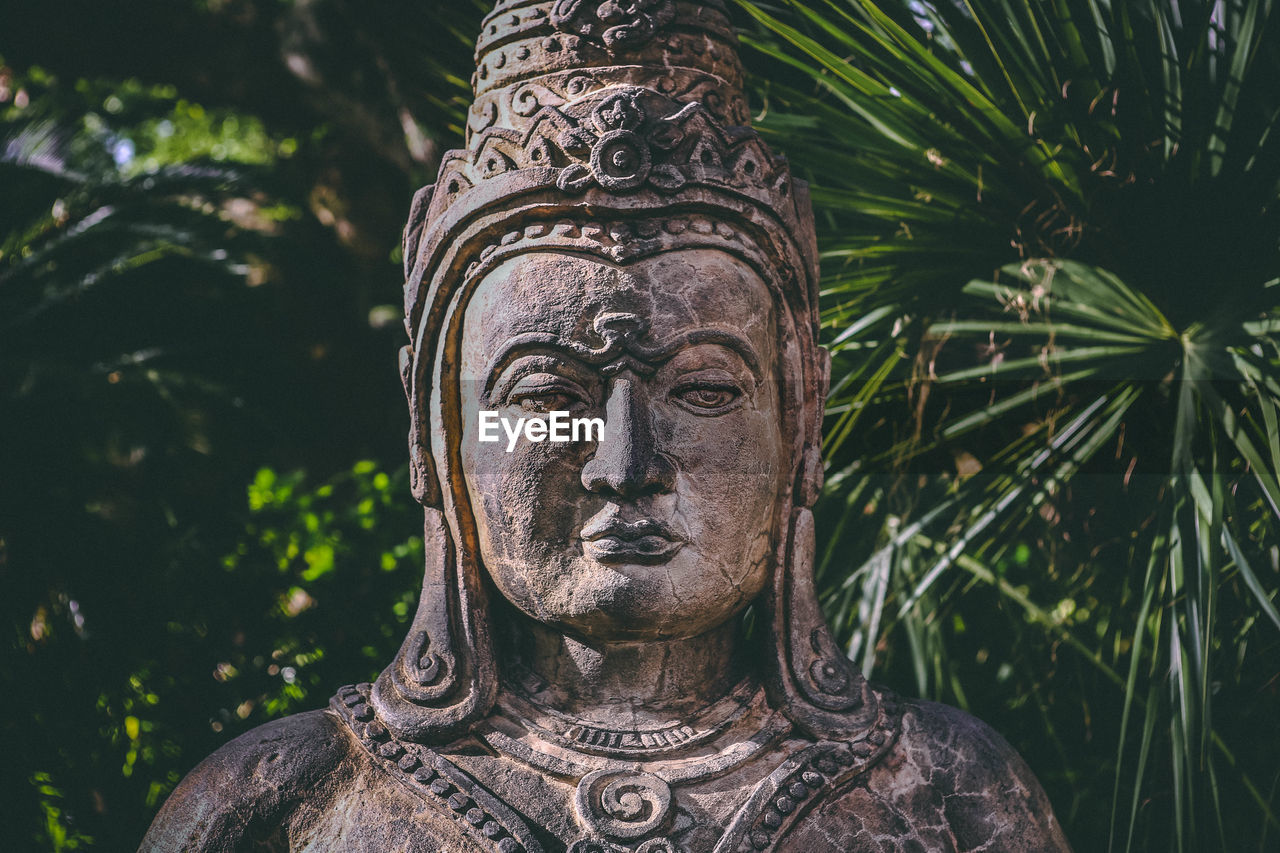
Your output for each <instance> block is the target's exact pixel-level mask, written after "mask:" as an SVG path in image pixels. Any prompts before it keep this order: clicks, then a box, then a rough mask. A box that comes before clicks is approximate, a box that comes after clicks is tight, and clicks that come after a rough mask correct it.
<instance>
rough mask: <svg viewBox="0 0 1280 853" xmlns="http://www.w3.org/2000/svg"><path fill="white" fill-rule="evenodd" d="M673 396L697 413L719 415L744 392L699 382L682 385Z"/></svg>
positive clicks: (725, 386)
mask: <svg viewBox="0 0 1280 853" xmlns="http://www.w3.org/2000/svg"><path fill="white" fill-rule="evenodd" d="M671 395H672V397H674V398H675V399H676V400H677V401H679V402H681V403H684V404H685V405H686V406H687V407H689V408H691V409H693V410H695V411H698V412H701V413H704V414H718V413H719V412H722V411H725V410H727V409H728V408H729V407H730V406H732V405H733V404H734V403H736V402H737V401H738V399H739V398H740V397H741V396H742V392H741V391H740V390H738V388H737V386H734V385H729V384H723V383H710V382H698V383H690V384H687V385H681V386H679V387H677V388H676V389H675V390H674V391H672V394H671Z"/></svg>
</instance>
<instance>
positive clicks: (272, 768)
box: [139, 710, 351, 853]
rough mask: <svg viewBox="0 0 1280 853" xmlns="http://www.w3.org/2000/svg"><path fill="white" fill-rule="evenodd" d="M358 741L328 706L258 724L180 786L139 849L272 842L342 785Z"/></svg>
mask: <svg viewBox="0 0 1280 853" xmlns="http://www.w3.org/2000/svg"><path fill="white" fill-rule="evenodd" d="M350 747H351V741H350V737H349V736H348V735H347V733H346V731H345V729H344V727H343V725H342V723H341V722H340V721H339V720H338V718H337V717H336V716H335V715H334V714H333V713H332V712H331V711H329V710H319V711H307V712H305V713H302V714H295V715H293V716H289V717H284V718H282V719H279V720H274V721H272V722H269V723H266V724H264V725H261V726H258V727H257V728H255V729H252V730H250V731H248V732H246V733H245V734H243V735H241V736H240V737H238V738H236V739H235V740H233V741H231V742H230V743H227V744H226V745H224V746H223V747H222V748H221V749H219V750H218V751H217V752H215V753H213V754H212V755H210V756H209V757H208V758H206V759H205V760H204V761H202V762H200V764H198V765H197V766H196V767H195V769H193V770H192V771H191V772H190V773H188V774H187V776H186V777H185V778H184V779H183V780H182V782H180V783H179V784H178V787H177V788H175V789H174V790H173V793H172V794H170V795H169V798H168V800H166V801H165V804H164V806H163V807H162V808H161V809H160V812H159V814H157V815H156V819H155V821H154V822H153V823H152V824H151V829H150V830H149V831H148V832H147V835H146V837H145V838H144V839H143V841H142V845H141V846H140V847H139V853H143V852H144V851H147V852H148V853H150V851H156V853H159V852H160V851H166V853H167V851H177V850H181V851H232V850H238V849H241V848H242V847H243V846H244V844H245V842H246V841H247V840H248V839H254V840H255V841H259V840H261V841H267V842H268V843H269V842H270V840H271V838H272V835H273V834H275V833H276V832H278V831H279V830H280V828H281V827H282V826H283V824H284V823H285V821H287V820H288V818H289V815H290V814H291V812H292V811H294V810H295V809H296V808H297V807H298V806H299V805H301V804H303V803H305V802H311V801H314V800H315V799H316V798H317V797H319V796H323V794H324V792H325V791H326V790H328V789H329V788H331V787H333V786H334V784H335V781H334V780H335V774H334V770H335V769H336V768H338V767H339V765H341V764H342V763H343V762H344V761H345V760H347V759H348V758H349V756H350Z"/></svg>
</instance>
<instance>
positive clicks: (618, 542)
mask: <svg viewBox="0 0 1280 853" xmlns="http://www.w3.org/2000/svg"><path fill="white" fill-rule="evenodd" d="M580 535H581V536H582V550H583V553H585V554H586V555H587V556H589V557H592V558H593V559H595V561H596V562H598V563H604V564H606V565H619V564H626V563H632V564H640V565H646V566H652V565H657V564H659V563H665V562H667V561H668V560H670V559H671V558H672V557H674V556H675V555H676V552H677V551H679V550H680V549H681V548H683V547H684V545H685V542H684V540H683V539H682V538H680V537H679V536H678V535H676V534H675V533H674V532H673V531H672V530H671V528H669V527H668V526H667V525H665V524H663V523H662V522H660V521H657V520H655V519H652V518H642V519H639V520H637V521H623V520H622V519H620V518H618V517H617V514H616V511H615V512H610V511H608V510H606V511H605V512H601V513H599V514H598V515H596V516H595V517H594V518H592V519H591V520H590V521H588V522H587V523H586V525H584V526H583V528H582V531H581V534H580Z"/></svg>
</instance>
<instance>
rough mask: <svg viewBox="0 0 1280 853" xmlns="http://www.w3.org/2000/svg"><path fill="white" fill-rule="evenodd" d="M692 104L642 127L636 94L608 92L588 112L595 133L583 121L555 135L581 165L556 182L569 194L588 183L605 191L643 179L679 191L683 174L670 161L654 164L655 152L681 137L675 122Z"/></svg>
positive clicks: (573, 166) (570, 168) (637, 183)
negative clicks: (608, 94)
mask: <svg viewBox="0 0 1280 853" xmlns="http://www.w3.org/2000/svg"><path fill="white" fill-rule="evenodd" d="M697 108H698V107H697V105H696V104H689V105H688V106H686V107H685V108H684V109H682V110H681V111H680V112H679V113H677V114H676V115H674V116H671V117H670V118H668V119H666V120H665V121H660V122H654V123H652V124H651V125H650V126H649V128H648V129H647V131H645V130H643V128H642V126H643V124H644V123H645V113H644V109H643V107H641V105H640V102H639V98H638V97H637V95H636V93H635V92H620V93H618V94H615V95H610V96H609V97H608V98H606V99H605V100H604V101H602V102H601V103H600V105H599V106H597V107H596V108H595V110H594V111H593V112H592V114H591V122H590V123H591V124H592V125H594V126H595V130H594V131H593V130H592V129H591V128H590V127H588V126H586V123H585V122H584V123H583V124H582V125H579V126H578V127H575V128H573V129H571V130H566V131H565V132H564V133H562V134H561V135H560V140H559V142H560V146H561V147H562V148H563V149H564V150H565V151H567V152H570V153H572V154H576V155H579V156H583V157H584V159H585V160H586V163H573V164H571V165H570V166H568V167H566V168H565V169H564V171H562V172H561V173H560V177H559V179H558V180H557V182H556V183H557V184H559V186H560V188H561V189H563V190H566V191H568V192H580V191H582V190H585V189H586V188H587V187H589V186H591V184H593V183H597V184H599V185H600V186H602V187H604V188H605V189H607V190H613V191H621V190H633V189H636V188H637V187H640V186H642V185H643V184H644V183H645V182H646V181H647V182H649V183H651V184H652V185H653V186H655V187H657V188H658V189H662V190H667V191H672V190H677V189H679V188H680V187H682V186H683V185H684V183H685V177H684V175H682V174H681V173H680V170H679V169H677V168H676V167H675V166H672V165H670V164H660V165H655V164H654V162H653V161H654V159H655V156H654V155H655V154H656V153H659V152H661V151H666V150H670V149H671V148H673V147H674V146H675V145H676V143H678V142H679V141H680V140H681V138H682V137H683V136H684V133H683V131H682V130H681V129H680V125H682V124H683V123H684V121H685V119H687V118H688V117H689V115H690V114H691V113H692V111H693V110H695V109H697Z"/></svg>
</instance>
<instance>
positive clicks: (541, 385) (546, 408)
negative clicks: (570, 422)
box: [507, 373, 588, 414]
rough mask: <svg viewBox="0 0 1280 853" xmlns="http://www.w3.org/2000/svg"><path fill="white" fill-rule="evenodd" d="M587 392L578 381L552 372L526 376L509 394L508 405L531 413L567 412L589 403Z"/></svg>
mask: <svg viewBox="0 0 1280 853" xmlns="http://www.w3.org/2000/svg"><path fill="white" fill-rule="evenodd" d="M587 399H588V398H587V392H586V391H584V390H583V389H582V388H581V387H580V386H579V385H578V384H577V383H575V382H571V381H570V380H568V379H565V378H564V377H563V376H556V375H555V374H552V373H535V374H532V375H530V376H525V377H524V378H522V379H521V380H520V381H519V382H517V383H516V384H515V387H514V388H512V389H511V393H510V394H508V395H507V405H508V406H516V407H519V408H520V409H522V410H523V411H525V412H527V413H529V414H546V413H548V412H566V411H571V410H573V409H577V408H581V407H582V406H584V405H586V403H587Z"/></svg>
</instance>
